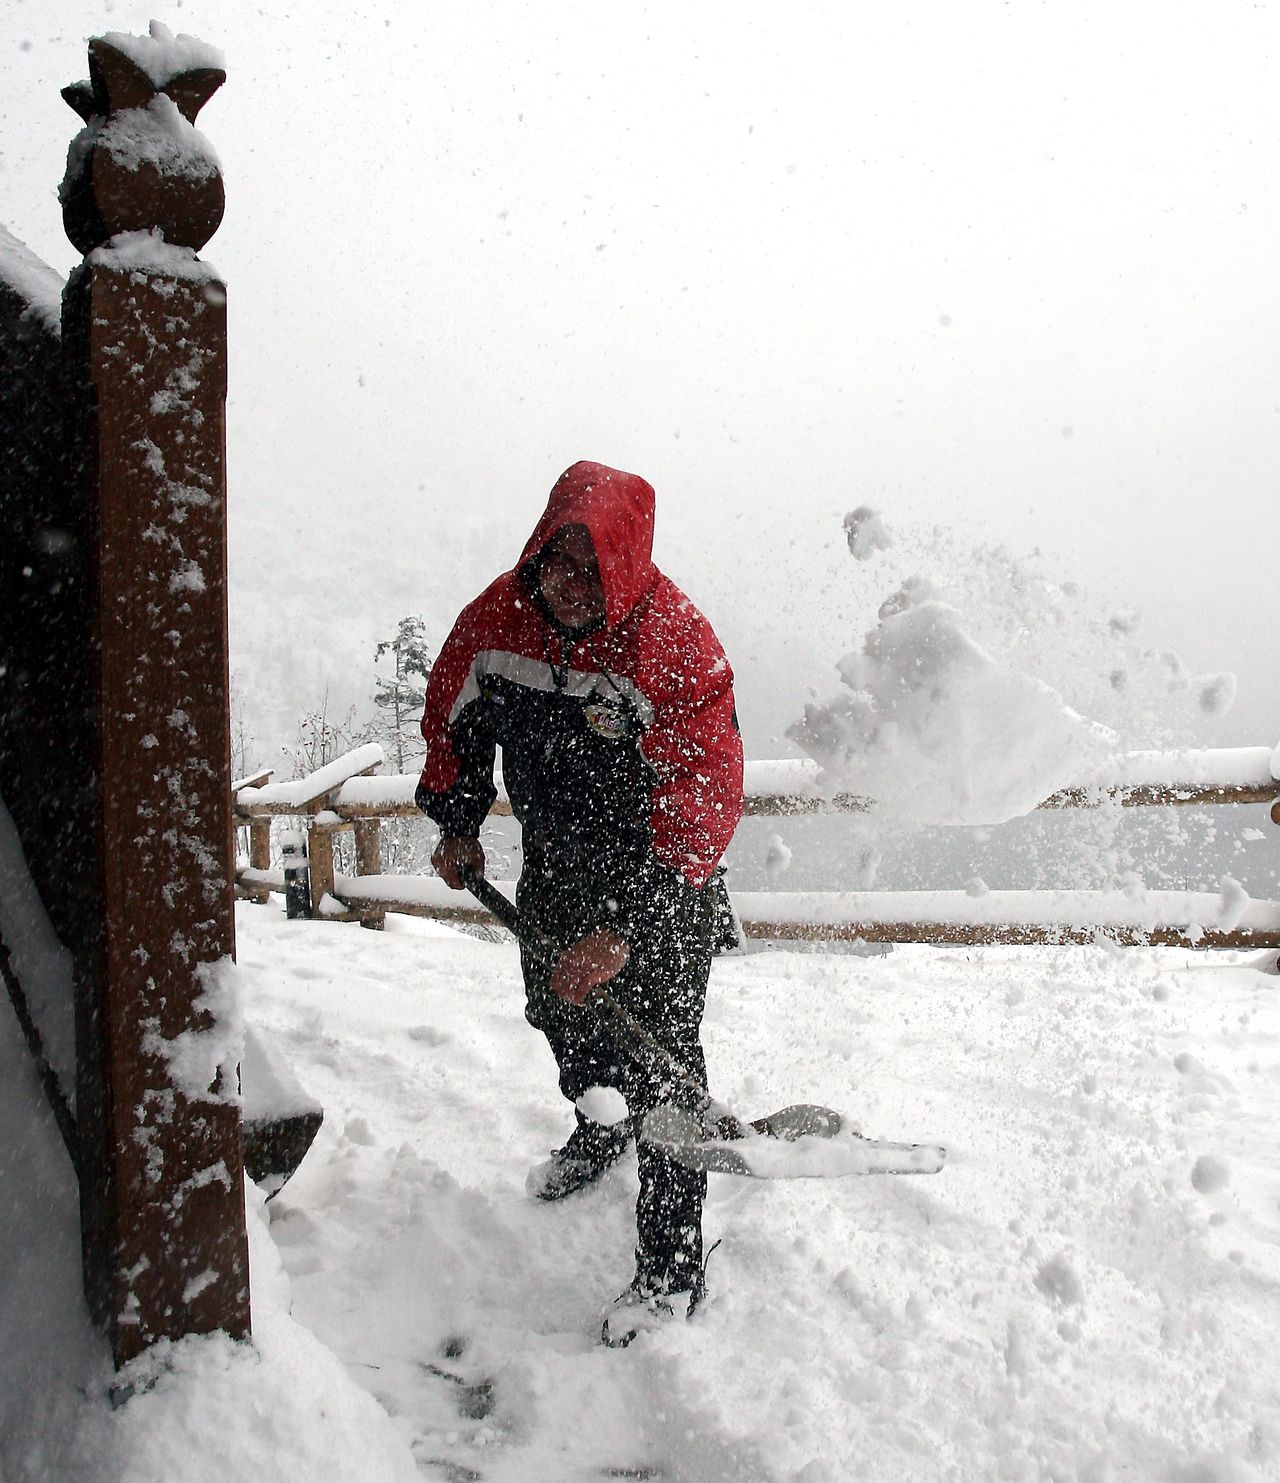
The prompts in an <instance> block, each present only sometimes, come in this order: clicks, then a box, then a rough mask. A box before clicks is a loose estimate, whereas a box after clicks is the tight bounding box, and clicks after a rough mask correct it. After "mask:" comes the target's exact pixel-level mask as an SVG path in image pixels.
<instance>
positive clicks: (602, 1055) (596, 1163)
mask: <svg viewBox="0 0 1280 1483" xmlns="http://www.w3.org/2000/svg"><path fill="white" fill-rule="evenodd" d="M539 1019H540V1020H541V1021H542V1023H541V1024H540V1025H539V1026H538V1028H539V1029H541V1030H542V1033H543V1034H544V1035H545V1036H546V1037H547V1043H548V1044H549V1045H550V1047H551V1052H552V1054H553V1055H554V1056H555V1058H556V1066H557V1067H558V1069H559V1074H560V1091H561V1093H562V1095H563V1096H564V1097H566V1098H567V1099H568V1101H570V1102H573V1103H575V1104H576V1103H577V1101H578V1099H579V1098H580V1097H581V1096H582V1094H583V1093H584V1092H586V1091H587V1090H589V1089H590V1088H591V1087H596V1086H604V1087H614V1088H616V1089H617V1090H619V1091H622V1088H623V1085H624V1080H625V1077H624V1074H623V1068H622V1066H621V1064H620V1057H619V1055H618V1052H617V1049H616V1048H615V1046H614V1044H613V1041H612V1040H611V1039H610V1038H609V1037H608V1036H607V1035H605V1034H603V1033H602V1032H601V1030H600V1029H599V1027H598V1026H597V1025H595V1024H594V1023H593V1020H594V1017H593V1016H591V1015H589V1014H587V1013H584V1012H583V1011H581V1010H569V1009H568V1007H567V1006H566V1007H565V1011H564V1012H563V1013H560V1014H551V1015H547V1014H541V1015H539ZM624 1095H625V1093H624ZM574 1117H575V1119H576V1126H575V1127H574V1130H573V1132H572V1133H571V1134H570V1135H569V1138H568V1141H567V1142H566V1143H564V1144H563V1145H562V1147H560V1148H558V1149H556V1151H555V1152H554V1153H553V1154H552V1155H551V1157H550V1158H549V1159H547V1160H545V1161H544V1162H543V1163H541V1164H538V1165H537V1166H536V1167H535V1168H534V1169H532V1170H531V1171H530V1173H529V1177H528V1179H527V1181H526V1188H527V1189H528V1191H529V1193H530V1194H531V1195H534V1196H536V1197H537V1198H538V1199H540V1200H562V1199H564V1197H565V1196H566V1195H571V1194H573V1193H574V1192H575V1191H576V1190H580V1189H582V1188H583V1187H584V1186H585V1185H588V1184H592V1183H594V1182H595V1180H597V1179H598V1178H599V1177H600V1175H601V1174H603V1173H604V1171H605V1170H606V1169H607V1168H608V1167H609V1166H610V1165H611V1164H613V1163H614V1162H615V1161H616V1160H617V1159H618V1158H620V1157H621V1155H622V1154H623V1153H625V1152H626V1150H627V1147H628V1146H629V1144H630V1142H631V1137H632V1120H631V1118H630V1117H625V1118H623V1119H622V1121H621V1122H618V1123H615V1124H612V1125H606V1124H603V1123H597V1122H593V1121H592V1120H591V1119H590V1118H588V1117H585V1116H584V1115H583V1114H582V1113H581V1112H580V1111H579V1110H578V1108H577V1107H576V1105H575V1107H574Z"/></svg>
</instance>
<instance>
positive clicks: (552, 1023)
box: [516, 851, 715, 1292]
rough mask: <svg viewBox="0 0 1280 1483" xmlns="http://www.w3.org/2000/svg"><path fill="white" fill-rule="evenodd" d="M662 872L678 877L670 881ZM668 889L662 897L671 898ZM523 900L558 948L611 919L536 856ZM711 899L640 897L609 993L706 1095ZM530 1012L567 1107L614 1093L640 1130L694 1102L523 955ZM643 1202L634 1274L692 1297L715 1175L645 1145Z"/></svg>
mask: <svg viewBox="0 0 1280 1483" xmlns="http://www.w3.org/2000/svg"><path fill="white" fill-rule="evenodd" d="M664 874H669V875H671V874H673V873H665V872H664ZM664 887H665V889H664ZM516 900H517V903H518V905H519V909H520V914H521V916H522V917H523V918H524V920H526V921H527V922H529V923H531V924H532V925H534V926H535V927H536V928H537V929H538V930H539V931H540V932H541V933H543V934H545V935H546V936H547V937H550V938H551V939H552V940H553V941H555V942H557V943H562V944H565V943H569V942H572V941H575V940H576V939H577V938H578V937H580V936H581V935H582V927H581V924H582V923H583V922H587V923H588V924H594V923H596V922H598V921H599V920H600V919H601V913H600V908H601V907H603V908H604V909H605V910H606V911H607V901H604V900H602V899H601V896H600V888H599V885H598V883H597V882H595V881H591V880H587V879H583V878H577V879H573V880H569V879H565V878H564V877H563V876H560V875H558V874H557V872H556V870H555V868H554V865H553V864H552V863H551V862H550V861H549V860H548V859H547V857H546V856H545V855H543V854H542V853H541V852H539V851H534V852H529V851H526V854H525V865H524V870H523V872H522V874H521V876H520V883H519V886H518V888H517V893H516ZM714 916H715V913H714V910H713V907H712V893H711V891H709V890H696V889H695V888H693V887H692V886H689V885H688V883H687V882H684V881H683V880H678V878H676V879H674V880H673V881H672V883H671V884H668V883H667V882H663V883H661V884H660V885H658V886H657V887H656V888H655V889H654V893H653V895H651V896H650V898H649V899H648V900H647V901H644V902H640V901H637V900H636V899H635V898H634V897H633V898H632V904H631V921H630V923H629V925H628V932H627V937H628V941H629V943H630V946H631V956H630V958H629V959H628V961H627V965H626V967H625V968H624V969H623V970H622V972H621V973H620V974H618V976H617V977H616V978H614V979H612V980H610V982H609V984H608V986H607V987H608V990H609V993H610V994H611V995H612V996H613V997H614V998H615V999H616V1000H617V1001H618V1002H619V1003H620V1004H621V1005H622V1007H623V1008H624V1009H626V1010H627V1011H628V1013H630V1014H631V1015H632V1016H634V1018H635V1019H636V1020H638V1021H639V1022H640V1023H641V1024H642V1025H643V1026H644V1027H645V1028H646V1029H647V1030H648V1031H649V1032H650V1034H652V1035H653V1036H654V1038H655V1039H657V1040H658V1041H659V1043H660V1044H661V1045H663V1046H664V1047H665V1048H666V1049H667V1050H668V1051H670V1052H671V1054H672V1055H673V1056H675V1057H676V1059H677V1060H679V1061H680V1062H682V1063H683V1065H684V1066H685V1067H686V1068H687V1070H688V1071H689V1073H690V1074H691V1077H692V1078H693V1079H694V1080H695V1081H696V1082H697V1083H698V1085H699V1086H700V1087H701V1088H702V1089H703V1090H705V1088H706V1080H707V1071H706V1061H705V1059H704V1057H703V1054H702V1046H701V1044H700V1043H699V1040H698V1031H699V1027H700V1025H701V1022H702V1011H703V1007H704V1004H705V1002H706V993H707V973H708V970H709V968H710V966H711V957H712V937H713V924H714ZM521 965H522V967H523V969H524V982H525V992H526V995H527V1003H526V1007H525V1014H526V1016H527V1018H528V1020H529V1022H530V1023H531V1024H532V1025H535V1026H536V1027H537V1028H538V1029H539V1030H541V1031H542V1032H543V1034H544V1035H546V1037H547V1040H548V1042H549V1043H550V1045H551V1050H552V1052H553V1054H554V1055H555V1058H556V1064H557V1065H558V1066H559V1068H560V1090H561V1092H563V1094H564V1095H565V1096H566V1097H567V1098H568V1099H569V1100H570V1101H571V1102H576V1101H577V1099H578V1098H579V1097H581V1096H582V1094H583V1093H584V1092H585V1091H586V1090H587V1089H588V1088H589V1087H593V1086H606V1087H614V1088H616V1089H617V1090H618V1091H619V1092H621V1093H622V1095H623V1096H624V1097H625V1098H626V1102H627V1111H628V1114H629V1120H630V1122H631V1125H632V1128H633V1129H634V1130H635V1131H637V1132H638V1131H639V1128H640V1125H641V1123H642V1121H643V1119H644V1115H645V1113H647V1112H649V1111H650V1110H651V1109H652V1108H653V1107H655V1106H657V1104H658V1103H659V1102H663V1101H668V1100H671V1101H684V1102H692V1101H696V1098H695V1097H694V1096H693V1094H692V1093H691V1092H690V1090H689V1089H688V1087H686V1086H680V1085H678V1084H673V1083H672V1080H671V1078H670V1077H669V1076H667V1075H665V1074H664V1073H663V1071H662V1069H661V1068H656V1067H654V1066H653V1065H651V1064H645V1062H644V1061H643V1060H642V1059H640V1058H638V1057H632V1056H629V1055H627V1054H626V1053H625V1052H624V1051H623V1050H621V1049H620V1048H619V1047H618V1046H617V1045H616V1044H615V1043H614V1040H613V1038H612V1037H611V1035H610V1034H609V1032H608V1029H607V1028H606V1027H605V1026H603V1025H602V1024H601V1022H600V1020H599V1019H598V1017H597V1016H596V1014H595V1011H594V1010H592V1009H591V1008H590V1005H589V1004H588V1005H584V1006H583V1007H582V1008H574V1007H573V1006H572V1005H571V1004H568V1003H567V1002H566V1001H565V1000H563V999H561V998H560V997H559V996H558V995H556V994H553V993H552V992H551V988H550V976H551V975H550V970H549V968H547V967H546V966H544V965H543V963H542V962H541V961H540V960H539V959H537V958H535V957H533V956H531V955H530V954H529V953H528V952H527V951H525V952H523V953H522V955H521ZM637 1153H638V1160H639V1169H640V1195H639V1199H638V1200H637V1202H636V1236H637V1240H636V1268H637V1275H639V1276H640V1277H642V1278H643V1279H645V1280H646V1281H648V1282H650V1283H651V1284H652V1285H653V1286H655V1287H658V1288H661V1289H667V1290H671V1291H677V1292H678V1291H682V1290H684V1289H685V1288H691V1287H694V1286H695V1285H696V1284H697V1282H698V1280H699V1279H700V1277H701V1270H702V1202H703V1199H704V1198H705V1196H706V1192H707V1177H706V1175H705V1174H698V1173H695V1172H694V1171H693V1170H690V1169H686V1168H684V1167H683V1166H681V1165H679V1164H676V1163H674V1162H673V1161H672V1160H671V1159H669V1158H667V1157H665V1156H664V1155H663V1154H661V1153H659V1152H658V1151H657V1150H656V1149H654V1148H652V1147H650V1146H649V1145H648V1144H646V1143H644V1142H640V1143H638V1144H637Z"/></svg>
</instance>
